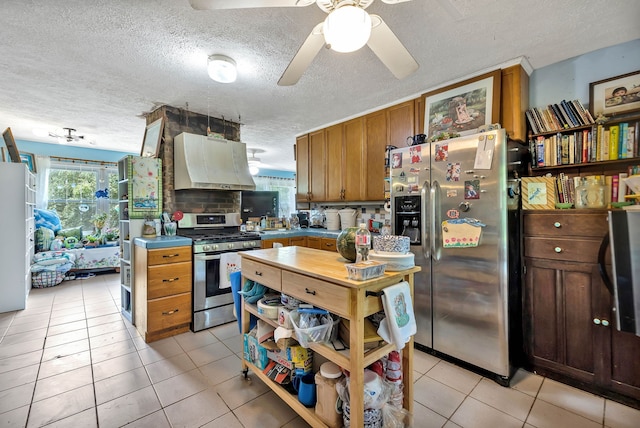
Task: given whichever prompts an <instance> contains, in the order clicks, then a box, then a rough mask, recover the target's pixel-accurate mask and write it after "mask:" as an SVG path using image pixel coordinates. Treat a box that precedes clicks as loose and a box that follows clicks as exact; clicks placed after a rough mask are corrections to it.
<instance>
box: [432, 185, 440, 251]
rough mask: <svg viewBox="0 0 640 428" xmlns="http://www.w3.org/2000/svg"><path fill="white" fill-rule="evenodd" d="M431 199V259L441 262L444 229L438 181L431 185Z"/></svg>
mask: <svg viewBox="0 0 640 428" xmlns="http://www.w3.org/2000/svg"><path fill="white" fill-rule="evenodd" d="M430 193H431V198H430V205H431V207H430V209H431V215H430V217H431V218H430V223H429V227H430V228H431V242H430V245H431V259H432V260H434V261H438V260H440V255H441V253H442V236H441V235H442V229H441V226H440V223H441V219H440V212H441V208H442V207H441V206H440V205H441V201H440V183H438V182H437V181H433V182H432V183H431V192H430Z"/></svg>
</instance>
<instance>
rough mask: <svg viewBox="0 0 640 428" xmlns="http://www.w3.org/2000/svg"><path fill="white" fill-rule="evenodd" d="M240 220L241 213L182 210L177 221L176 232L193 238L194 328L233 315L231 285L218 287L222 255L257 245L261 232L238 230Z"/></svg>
mask: <svg viewBox="0 0 640 428" xmlns="http://www.w3.org/2000/svg"><path fill="white" fill-rule="evenodd" d="M241 223H242V220H241V217H240V213H233V214H228V213H227V214H225V213H221V214H215V213H213V214H196V213H185V214H184V217H183V218H182V220H179V221H178V235H180V236H186V237H189V238H191V239H192V240H193V293H192V294H193V318H192V322H191V330H193V331H200V330H204V329H206V328H210V327H214V326H217V325H220V324H225V323H228V322H231V321H234V320H235V319H236V318H235V316H234V315H233V295H232V294H231V287H224V286H223V287H221V279H220V277H221V275H225V274H226V272H225V271H223V269H224V267H221V265H220V259H221V256H222V254H224V253H230V252H238V251H248V250H255V249H259V248H260V235H259V234H257V233H254V232H241V231H239V230H238V226H240V224H241Z"/></svg>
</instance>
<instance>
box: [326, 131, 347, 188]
mask: <svg viewBox="0 0 640 428" xmlns="http://www.w3.org/2000/svg"><path fill="white" fill-rule="evenodd" d="M325 138H326V140H327V141H326V147H327V156H326V157H327V163H326V168H328V170H327V171H326V178H327V199H326V200H327V201H340V200H342V199H344V179H343V173H344V171H345V163H344V138H343V125H342V124H338V125H333V126H331V127H329V128H327V129H326V131H325Z"/></svg>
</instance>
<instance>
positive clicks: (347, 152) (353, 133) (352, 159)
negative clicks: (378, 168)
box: [328, 117, 366, 201]
mask: <svg viewBox="0 0 640 428" xmlns="http://www.w3.org/2000/svg"><path fill="white" fill-rule="evenodd" d="M364 157H365V147H364V118H363V117H359V118H357V119H353V120H350V121H348V122H346V123H345V124H344V166H343V172H342V174H343V176H344V192H343V199H345V200H347V201H363V200H366V195H365V188H366V175H365V160H364ZM332 174H333V172H331V173H330V174H329V175H328V177H332Z"/></svg>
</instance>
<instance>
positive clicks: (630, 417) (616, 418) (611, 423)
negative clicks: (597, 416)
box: [604, 400, 640, 428]
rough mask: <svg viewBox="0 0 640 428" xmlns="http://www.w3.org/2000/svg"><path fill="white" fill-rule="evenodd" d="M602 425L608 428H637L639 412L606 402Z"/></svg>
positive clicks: (612, 402)
mask: <svg viewBox="0 0 640 428" xmlns="http://www.w3.org/2000/svg"><path fill="white" fill-rule="evenodd" d="M604 424H605V426H607V427H610V428H638V427H640V410H637V409H633V408H631V407H628V406H623V405H622V404H620V403H616V402H615V401H611V400H606V402H605V408H604Z"/></svg>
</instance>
